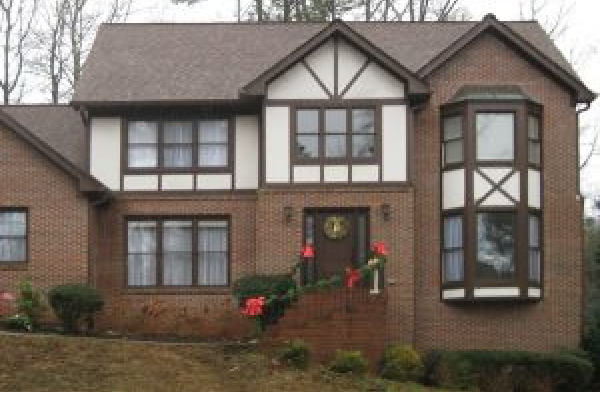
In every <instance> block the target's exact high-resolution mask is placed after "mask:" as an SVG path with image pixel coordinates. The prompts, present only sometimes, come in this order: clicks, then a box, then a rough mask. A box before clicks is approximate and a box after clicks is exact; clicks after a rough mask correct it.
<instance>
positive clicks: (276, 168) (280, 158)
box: [264, 106, 290, 183]
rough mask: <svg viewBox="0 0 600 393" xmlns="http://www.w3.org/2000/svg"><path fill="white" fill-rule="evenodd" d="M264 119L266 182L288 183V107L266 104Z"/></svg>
mask: <svg viewBox="0 0 600 393" xmlns="http://www.w3.org/2000/svg"><path fill="white" fill-rule="evenodd" d="M264 121H265V146H264V148H265V167H266V168H265V180H266V182H267V183H289V181H290V108H289V107H287V106H267V107H266V109H265V120H264Z"/></svg>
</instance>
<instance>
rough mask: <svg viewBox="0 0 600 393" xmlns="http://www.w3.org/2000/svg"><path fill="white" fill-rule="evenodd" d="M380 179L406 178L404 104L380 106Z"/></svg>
mask: <svg viewBox="0 0 600 393" xmlns="http://www.w3.org/2000/svg"><path fill="white" fill-rule="evenodd" d="M382 118H383V124H382V144H381V148H382V168H381V170H382V173H381V175H382V180H383V181H384V182H385V181H406V180H407V161H408V160H407V123H406V106H405V105H384V106H383V107H382Z"/></svg>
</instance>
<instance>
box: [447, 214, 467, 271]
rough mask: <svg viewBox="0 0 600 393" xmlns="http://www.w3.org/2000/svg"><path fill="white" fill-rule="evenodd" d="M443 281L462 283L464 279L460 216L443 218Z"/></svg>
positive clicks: (461, 222) (461, 221)
mask: <svg viewBox="0 0 600 393" xmlns="http://www.w3.org/2000/svg"><path fill="white" fill-rule="evenodd" d="M443 245H444V246H443V251H442V252H443V281H444V282H453V281H462V280H463V277H464V248H463V219H462V216H458V215H457V216H448V217H445V218H444V241H443Z"/></svg>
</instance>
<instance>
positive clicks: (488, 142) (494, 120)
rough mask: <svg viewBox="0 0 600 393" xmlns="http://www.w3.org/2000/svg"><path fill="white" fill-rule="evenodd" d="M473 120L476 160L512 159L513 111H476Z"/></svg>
mask: <svg viewBox="0 0 600 393" xmlns="http://www.w3.org/2000/svg"><path fill="white" fill-rule="evenodd" d="M475 122H476V125H475V127H476V136H477V160H478V161H480V160H513V159H514V156H515V152H514V150H515V142H514V139H515V115H514V113H477V114H476V116H475Z"/></svg>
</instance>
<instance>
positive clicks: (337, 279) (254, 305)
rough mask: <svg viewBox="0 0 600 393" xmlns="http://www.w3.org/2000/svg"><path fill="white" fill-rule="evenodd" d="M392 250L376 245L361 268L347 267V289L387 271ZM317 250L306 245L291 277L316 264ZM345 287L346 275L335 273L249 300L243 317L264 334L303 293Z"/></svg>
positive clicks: (245, 304)
mask: <svg viewBox="0 0 600 393" xmlns="http://www.w3.org/2000/svg"><path fill="white" fill-rule="evenodd" d="M387 255H388V250H387V247H386V245H385V243H384V242H381V241H379V242H375V243H373V245H372V247H371V252H370V255H369V258H368V260H367V262H366V263H365V264H363V265H361V266H360V267H358V268H353V267H347V268H346V269H345V271H344V273H343V276H344V277H345V285H346V287H347V288H353V287H355V286H356V285H357V284H359V283H360V282H361V281H363V280H365V279H371V278H372V277H373V272H374V271H375V270H377V269H381V268H383V266H384V265H385V263H386V257H387ZM314 257H315V248H314V246H313V245H312V244H306V245H304V246H303V247H302V250H301V252H300V257H299V259H300V260H299V262H298V263H296V264H295V265H294V266H293V267H292V269H291V272H290V274H291V275H295V274H296V273H298V271H299V270H300V269H301V268H302V267H304V266H306V265H307V264H310V263H314V260H313V259H314ZM341 286H342V274H334V275H333V276H331V277H329V278H327V279H320V280H318V281H317V282H316V283H314V284H307V285H304V286H303V287H298V288H296V289H294V288H290V289H289V290H288V291H287V292H286V293H285V294H283V295H279V296H277V295H271V296H268V297H264V296H259V297H252V298H248V299H246V300H245V302H244V306H243V307H242V308H241V313H242V315H245V316H248V317H250V318H254V319H256V320H257V323H258V326H259V328H260V330H261V331H264V330H265V328H266V325H267V324H268V323H275V322H276V321H277V319H279V318H280V317H282V316H283V314H284V312H285V309H286V308H287V307H289V306H290V305H291V304H292V303H293V302H296V301H298V298H299V296H301V295H302V294H303V293H308V292H312V291H314V290H315V289H329V288H339V287H341Z"/></svg>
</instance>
